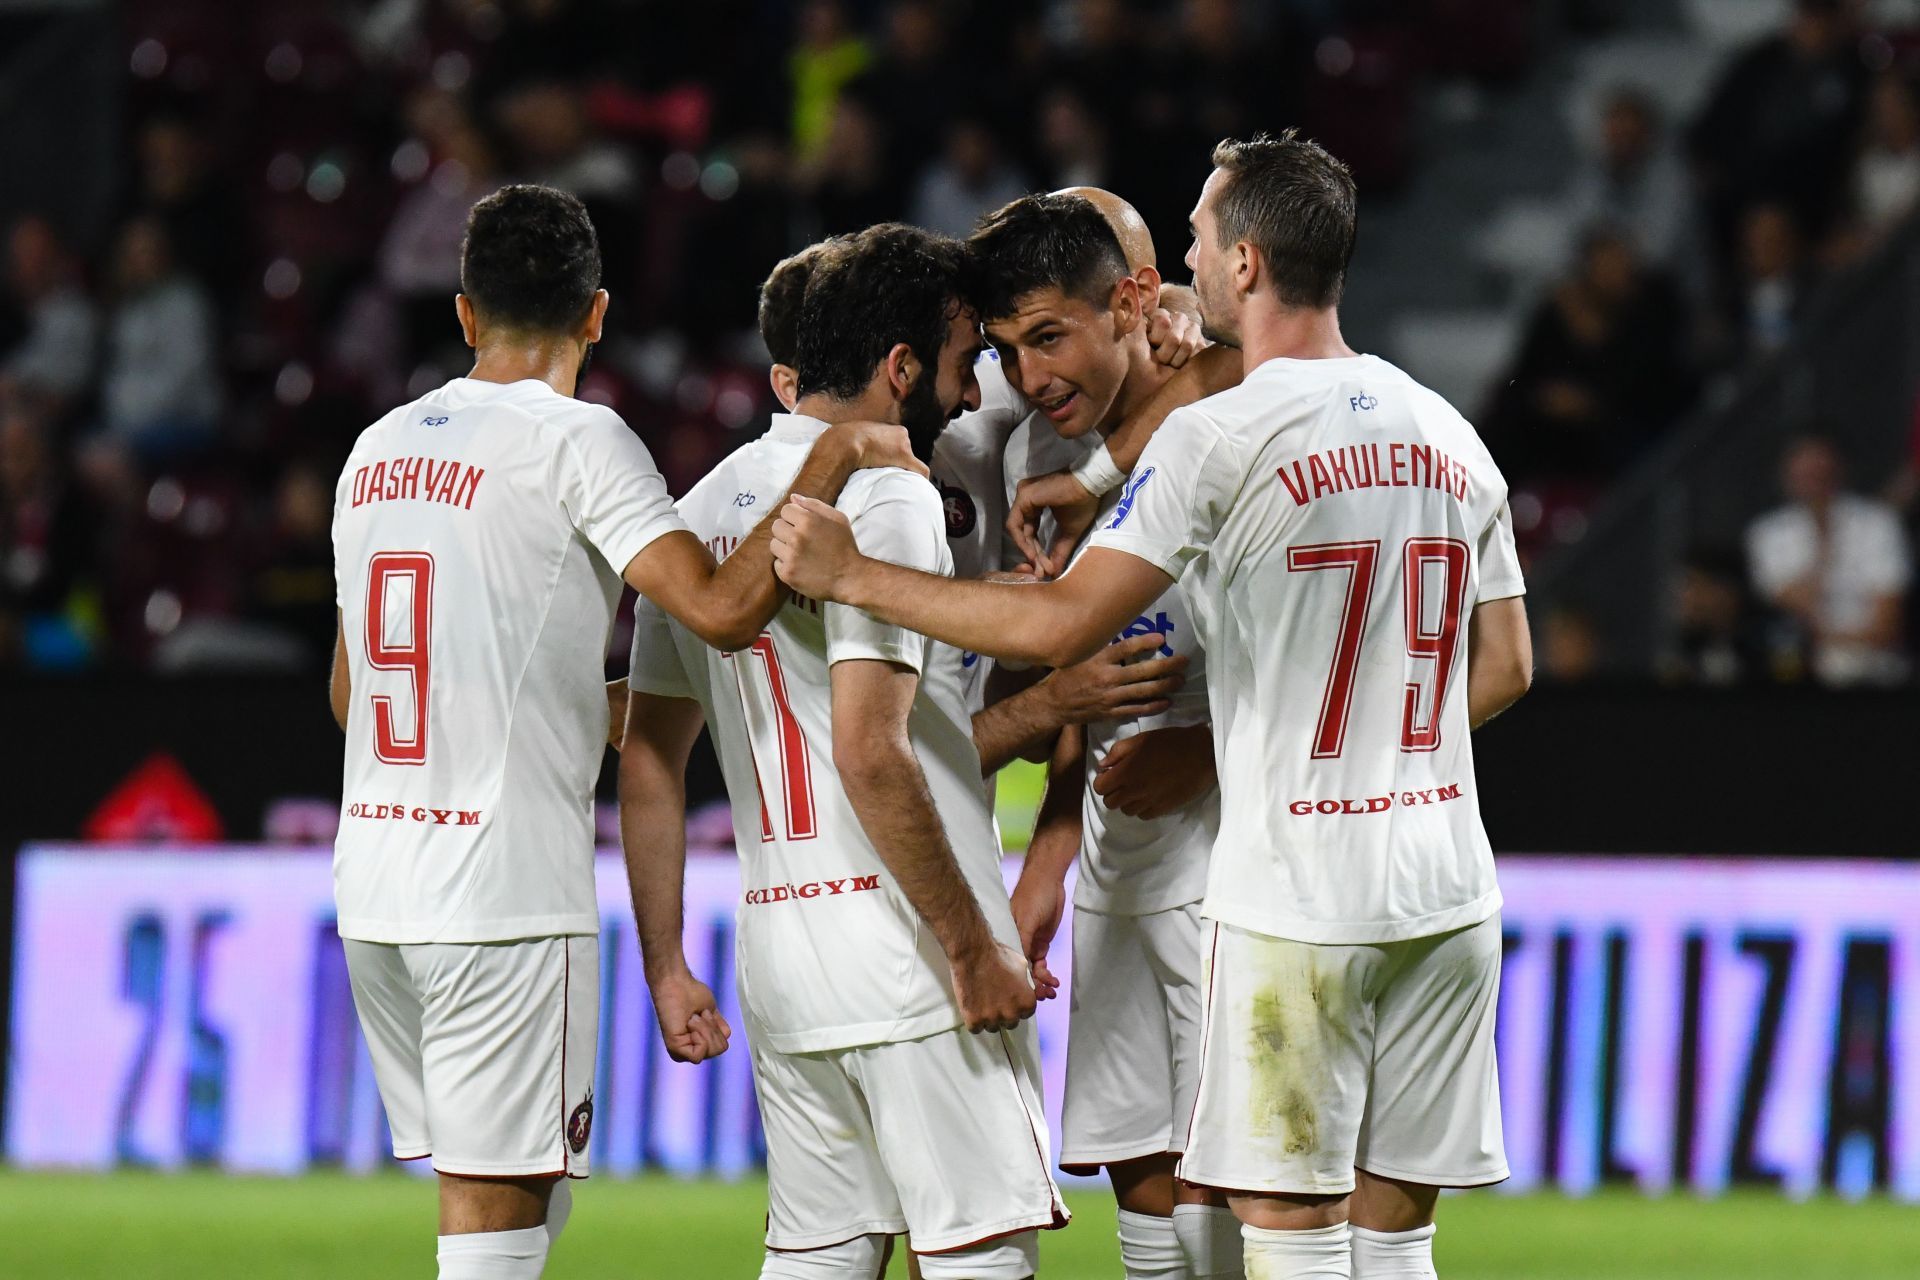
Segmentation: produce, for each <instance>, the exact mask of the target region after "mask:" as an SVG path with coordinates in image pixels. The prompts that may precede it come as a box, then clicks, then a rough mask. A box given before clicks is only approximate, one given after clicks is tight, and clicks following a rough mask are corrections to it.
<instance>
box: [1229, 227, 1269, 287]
mask: <svg viewBox="0 0 1920 1280" xmlns="http://www.w3.org/2000/svg"><path fill="white" fill-rule="evenodd" d="M1265 267H1266V263H1264V262H1262V261H1261V260H1260V250H1259V249H1257V248H1255V247H1254V246H1253V245H1252V244H1250V243H1248V242H1247V241H1245V240H1240V241H1236V242H1235V243H1234V246H1233V261H1232V264H1231V270H1232V272H1233V286H1234V288H1235V289H1236V290H1238V291H1239V292H1241V293H1252V292H1253V291H1254V290H1255V289H1256V288H1258V287H1259V285H1260V276H1261V273H1262V271H1263V269H1264V268H1265Z"/></svg>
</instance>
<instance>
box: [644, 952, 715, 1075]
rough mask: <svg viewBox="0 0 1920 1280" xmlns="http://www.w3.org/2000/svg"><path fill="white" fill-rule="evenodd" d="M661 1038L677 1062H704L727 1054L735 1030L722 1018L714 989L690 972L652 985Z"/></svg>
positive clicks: (651, 983) (671, 1056) (654, 1008)
mask: <svg viewBox="0 0 1920 1280" xmlns="http://www.w3.org/2000/svg"><path fill="white" fill-rule="evenodd" d="M649 986H650V988H651V990H652V992H653V1012H654V1016H655V1017H657V1018H659V1020H660V1038H661V1040H663V1041H665V1043H666V1046H667V1056H668V1057H669V1058H672V1059H673V1060H674V1061H675V1062H705V1061H706V1060H707V1059H708V1058H717V1057H719V1056H720V1055H721V1054H723V1053H725V1052H726V1051H727V1042H728V1041H729V1040H730V1039H732V1037H733V1028H731V1027H729V1026H728V1025H727V1020H726V1018H724V1017H722V1016H721V1013H720V1005H719V1002H718V1001H716V1000H715V999H714V996H713V989H712V988H711V987H709V986H708V985H707V984H706V983H704V982H702V981H700V979H698V978H696V977H694V976H693V975H692V974H691V973H681V974H676V975H675V976H673V977H670V978H661V979H658V980H654V981H652V982H650V983H649Z"/></svg>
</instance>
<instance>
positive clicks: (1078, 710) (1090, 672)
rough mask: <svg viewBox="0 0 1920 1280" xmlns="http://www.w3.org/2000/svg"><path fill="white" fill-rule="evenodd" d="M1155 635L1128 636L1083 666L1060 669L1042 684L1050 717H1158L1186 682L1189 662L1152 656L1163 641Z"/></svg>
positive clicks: (1072, 720) (1084, 720)
mask: <svg viewBox="0 0 1920 1280" xmlns="http://www.w3.org/2000/svg"><path fill="white" fill-rule="evenodd" d="M1165 639H1166V638H1165V637H1164V636H1162V635H1161V634H1160V633H1159V632H1158V631H1149V632H1147V633H1146V634H1145V635H1139V636H1128V637H1127V638H1126V639H1124V640H1119V641H1116V642H1114V643H1113V644H1110V645H1107V646H1106V647H1105V648H1103V649H1101V650H1100V652H1098V653H1096V654H1094V655H1093V656H1092V657H1091V658H1088V659H1087V660H1086V661H1085V662H1080V663H1076V664H1075V665H1073V666H1071V667H1065V668H1062V669H1061V670H1059V671H1056V672H1054V673H1053V674H1052V675H1050V676H1048V677H1047V679H1046V682H1045V686H1046V692H1047V695H1048V697H1050V698H1051V699H1052V700H1053V710H1054V714H1055V715H1056V716H1057V717H1058V718H1059V720H1060V721H1061V723H1063V724H1089V723H1091V722H1093V721H1095V720H1132V719H1136V718H1137V717H1140V716H1151V715H1158V714H1159V713H1160V712H1162V711H1165V710H1166V709H1167V708H1168V707H1169V706H1171V705H1172V703H1171V701H1169V699H1171V698H1172V696H1173V694H1174V693H1175V692H1176V691H1177V690H1178V689H1179V688H1180V686H1181V685H1182V684H1184V683H1185V682H1186V678H1187V677H1186V670H1187V663H1188V658H1187V655H1185V654H1184V653H1177V654H1174V655H1173V656H1172V657H1157V656H1149V655H1153V654H1156V653H1157V652H1158V650H1159V648H1160V646H1161V645H1162V644H1163V643H1164V642H1165Z"/></svg>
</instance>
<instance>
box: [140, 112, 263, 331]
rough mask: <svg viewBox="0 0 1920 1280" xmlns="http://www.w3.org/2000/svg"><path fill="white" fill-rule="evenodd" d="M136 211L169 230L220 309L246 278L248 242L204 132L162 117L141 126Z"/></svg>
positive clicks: (181, 260) (236, 205) (230, 186)
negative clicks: (147, 215) (215, 164)
mask: <svg viewBox="0 0 1920 1280" xmlns="http://www.w3.org/2000/svg"><path fill="white" fill-rule="evenodd" d="M137 150H138V153H139V161H140V165H139V174H140V190H139V197H138V207H137V209H136V212H140V213H146V214H149V215H151V216H152V217H153V218H155V219H157V220H158V221H159V223H160V225H161V226H163V227H165V228H166V232H167V239H168V242H169V243H170V244H172V245H173V251H174V256H175V257H176V258H177V259H178V260H179V263H180V265H181V267H182V268H183V269H185V270H186V272H187V273H188V274H190V275H192V276H193V277H195V278H196V279H198V280H200V281H202V282H203V283H205V285H206V286H207V289H208V291H209V297H210V298H211V299H212V300H213V301H214V302H215V304H216V305H218V304H220V303H222V302H224V301H225V300H226V299H228V298H230V297H231V296H232V295H233V294H234V292H235V291H236V289H237V287H238V285H239V284H240V281H241V279H242V278H243V277H244V276H245V275H246V269H247V249H248V247H249V243H248V242H249V237H248V235H247V231H246V219H245V217H244V216H243V215H242V212H241V209H240V206H239V201H238V200H237V199H236V197H235V192H234V187H233V184H232V183H231V182H229V181H227V180H226V179H225V177H224V175H222V174H221V173H220V172H219V171H218V170H217V169H216V168H215V166H214V163H213V151H212V148H211V146H210V145H209V144H208V142H207V139H206V134H205V131H204V130H200V129H196V128H195V127H194V125H193V124H192V123H191V122H189V121H188V120H186V119H185V118H183V117H181V116H177V115H163V116H159V117H156V118H154V119H152V120H149V121H147V122H146V123H145V124H144V125H142V126H141V129H140V136H139V138H138V142H137Z"/></svg>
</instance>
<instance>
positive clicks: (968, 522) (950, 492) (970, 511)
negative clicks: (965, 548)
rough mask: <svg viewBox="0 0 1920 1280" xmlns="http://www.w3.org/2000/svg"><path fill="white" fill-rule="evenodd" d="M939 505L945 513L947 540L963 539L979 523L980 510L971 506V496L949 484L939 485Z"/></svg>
mask: <svg viewBox="0 0 1920 1280" xmlns="http://www.w3.org/2000/svg"><path fill="white" fill-rule="evenodd" d="M940 505H941V506H942V507H943V508H945V510H946V513H947V536H948V537H949V538H964V537H966V536H967V535H968V534H970V533H972V532H973V529H974V526H975V525H977V524H979V523H980V510H979V508H977V507H975V506H974V505H973V495H972V494H970V493H968V492H967V491H966V490H965V489H962V488H959V487H957V486H955V485H950V484H943V485H941V486H940Z"/></svg>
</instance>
